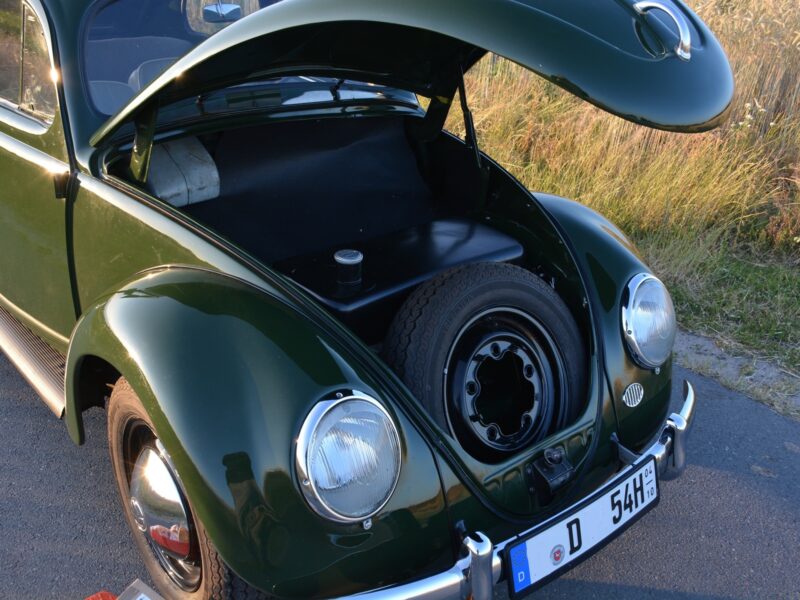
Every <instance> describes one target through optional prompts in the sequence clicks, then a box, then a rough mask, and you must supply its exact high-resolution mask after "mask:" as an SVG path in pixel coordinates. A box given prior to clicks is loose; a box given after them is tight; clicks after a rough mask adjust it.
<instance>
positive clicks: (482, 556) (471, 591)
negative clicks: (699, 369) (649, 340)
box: [347, 381, 695, 600]
mask: <svg viewBox="0 0 800 600" xmlns="http://www.w3.org/2000/svg"><path fill="white" fill-rule="evenodd" d="M683 395H684V400H683V407H682V408H681V411H680V412H679V413H672V414H671V415H670V416H669V418H668V419H667V421H666V423H665V424H664V429H663V430H662V432H661V435H659V437H658V439H657V441H656V442H655V443H654V444H652V445H651V446H650V447H649V448H648V449H647V450H645V451H644V452H643V453H642V454H641V455H640V456H639V457H638V458H637V459H636V460H635V461H634V462H633V463H632V465H630V466H629V467H627V468H626V469H623V471H621V472H620V473H619V474H618V475H617V477H622V476H624V475H625V474H627V472H628V470H629V469H631V468H633V467H634V466H635V465H638V464H639V463H640V462H642V461H644V460H647V459H649V457H651V456H653V457H655V459H656V465H657V468H658V474H659V478H661V479H673V478H675V477H677V476H678V475H680V474H681V473H682V472H683V470H684V469H685V468H686V442H687V439H688V437H689V432H690V431H691V428H692V421H693V420H694V406H695V399H694V388H693V387H692V384H690V383H689V382H688V381H686V382H684V384H683ZM570 508H571V507H570ZM570 508H567V509H565V510H564V511H562V512H561V513H559V514H557V515H555V516H553V517H551V518H550V519H548V520H547V521H545V523H538V524H537V525H536V527H540V526H541V525H543V524H546V523H547V522H551V521H552V522H555V521H558V519H559V518H561V516H562V514H564V513H565V512H567V511H569V510H570ZM533 529H534V528H532V529H530V530H529V531H524V532H522V533H520V534H519V536H516V537H514V538H512V539H508V540H504V541H502V542H499V543H497V544H492V541H491V540H490V539H489V538H488V537H487V536H485V535H484V534H482V533H480V532H477V533H475V534H473V535H471V536H468V537H467V538H466V539H465V540H464V543H463V545H462V549H463V550H462V552H463V554H464V557H463V558H462V559H460V560H459V561H458V562H456V564H454V565H453V566H452V567H451V568H449V569H448V570H447V571H444V572H442V573H438V574H436V575H432V576H430V577H426V578H425V579H420V580H418V581H413V582H411V583H406V584H402V585H397V586H393V587H389V588H383V589H380V590H374V591H370V592H364V593H361V594H355V595H353V596H347V598H349V599H350V600H467V599H471V600H490V599H491V598H492V595H493V588H494V585H495V584H496V583H498V582H499V581H500V579H501V577H502V575H503V561H502V558H501V557H502V554H503V550H504V549H505V547H506V546H507V545H508V544H509V543H511V542H513V541H515V540H516V539H517V538H518V537H520V536H523V535H526V534H527V533H529V532H530V531H533Z"/></svg>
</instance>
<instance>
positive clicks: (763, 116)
mask: <svg viewBox="0 0 800 600" xmlns="http://www.w3.org/2000/svg"><path fill="white" fill-rule="evenodd" d="M694 8H695V10H696V11H697V12H698V13H699V15H700V16H701V18H703V19H704V20H705V21H706V22H707V23H708V24H709V25H710V26H711V28H712V30H713V31H714V32H715V33H716V34H717V36H718V37H719V39H720V41H721V42H722V44H723V46H724V47H725V49H726V51H727V52H728V54H729V57H730V59H731V64H732V66H733V69H734V74H735V77H736V85H737V95H736V99H735V104H734V107H733V110H732V118H731V120H730V122H729V123H728V124H726V125H725V126H723V127H721V128H720V129H717V130H715V131H712V132H708V133H704V134H699V135H682V134H674V133H665V132H661V131H654V130H650V129H646V128H643V127H638V126H636V125H633V124H631V123H627V122H625V121H623V120H621V119H618V118H616V117H613V116H610V115H607V114H605V113H603V112H601V111H599V110H598V109H596V108H594V107H592V106H590V105H588V104H586V103H584V102H581V101H580V100H577V99H576V98H574V97H572V96H570V95H569V94H567V93H566V92H564V91H562V90H561V89H560V88H557V87H556V86H554V85H552V84H550V83H547V82H545V81H543V80H541V79H540V78H538V77H536V76H535V75H532V74H530V73H529V72H527V71H525V70H523V69H521V68H520V67H518V66H516V65H513V64H511V63H509V62H507V61H504V60H502V59H498V58H496V57H487V58H485V59H484V60H483V61H482V62H481V63H479V64H478V65H476V67H475V68H473V69H472V70H471V71H470V73H469V75H468V80H467V90H468V96H469V100H470V105H471V107H472V109H473V113H474V116H475V120H476V127H477V130H478V135H479V139H480V142H481V146H482V148H483V149H484V150H486V151H487V152H488V154H489V155H491V156H492V157H494V158H496V159H497V160H499V161H500V162H501V163H502V164H503V165H504V166H505V167H506V168H508V169H509V170H510V171H511V172H512V173H513V174H514V175H515V176H516V177H517V178H518V179H519V180H520V181H521V182H522V183H524V184H525V185H526V186H527V187H528V188H530V189H533V190H541V191H547V192H552V193H556V194H560V195H563V196H567V197H570V198H575V199H577V200H579V201H581V202H583V203H584V204H586V205H588V206H590V207H592V208H594V209H595V210H598V211H599V212H600V213H602V214H604V215H605V216H606V217H608V218H609V219H611V220H612V221H614V222H616V223H617V224H618V225H619V226H620V227H621V228H623V229H624V230H626V231H627V233H628V234H629V235H630V236H631V237H632V238H633V239H634V240H635V241H636V242H637V243H638V244H639V246H640V248H641V250H642V252H643V253H644V255H645V256H646V258H647V259H648V261H649V263H650V264H651V265H652V267H653V269H654V270H655V271H656V272H657V273H658V274H659V275H660V276H661V277H662V278H663V279H664V280H665V281H666V282H667V283H668V284H669V286H670V288H671V290H672V292H673V295H674V299H675V303H676V306H677V309H678V317H679V321H680V322H681V324H682V325H683V326H684V327H686V328H688V329H689V330H692V331H696V332H699V333H704V334H707V335H710V336H712V337H714V338H715V339H716V340H717V341H719V342H721V344H722V345H727V346H728V347H732V348H734V349H736V350H737V351H739V352H741V351H743V350H744V351H747V352H750V353H752V354H754V355H757V356H760V357H764V358H767V359H770V360H772V361H775V362H777V363H778V364H780V365H781V366H782V368H783V369H786V370H788V371H791V372H794V373H798V370H800V10H798V7H797V0H707V1H705V2H702V3H697V2H695V3H694ZM448 127H449V128H450V129H451V130H452V131H455V132H456V133H461V132H462V130H463V125H462V122H461V116H460V113H459V111H458V110H454V111H452V114H451V115H450V120H449V122H448Z"/></svg>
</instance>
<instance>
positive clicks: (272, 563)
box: [65, 268, 452, 598]
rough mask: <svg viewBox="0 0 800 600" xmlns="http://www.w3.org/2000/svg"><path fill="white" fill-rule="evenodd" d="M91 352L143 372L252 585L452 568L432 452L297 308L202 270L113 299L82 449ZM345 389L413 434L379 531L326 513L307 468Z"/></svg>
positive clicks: (363, 584)
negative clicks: (300, 465) (311, 428)
mask: <svg viewBox="0 0 800 600" xmlns="http://www.w3.org/2000/svg"><path fill="white" fill-rule="evenodd" d="M89 356H96V357H99V358H101V359H103V360H105V361H106V362H108V363H110V364H112V365H113V366H114V367H115V368H116V369H117V370H118V371H119V372H120V373H121V374H122V375H123V376H125V377H126V378H127V379H128V381H129V382H130V384H131V385H132V387H133V388H134V390H135V391H136V392H137V394H138V395H139V397H140V399H141V401H142V404H143V405H144V408H145V410H146V411H147V412H148V414H149V415H150V417H151V418H152V421H153V423H154V426H155V429H156V433H157V435H158V437H159V438H160V439H161V441H162V443H163V444H164V446H165V448H166V449H167V451H168V452H169V454H170V456H171V457H172V460H173V462H174V464H175V468H176V471H177V473H178V476H179V478H180V480H181V482H182V484H183V487H184V489H185V492H186V495H187V497H188V498H189V501H190V503H191V505H192V508H193V510H194V513H195V516H196V517H197V518H198V519H199V520H200V522H201V523H202V524H203V525H204V527H205V528H206V530H207V531H208V535H209V537H210V539H211V541H212V542H213V544H214V546H215V547H216V548H217V550H218V552H219V553H220V555H221V556H222V558H223V560H224V561H225V562H226V563H227V564H228V565H229V566H230V567H231V568H232V569H233V570H234V571H235V572H236V573H237V574H238V575H239V576H240V577H242V578H243V579H245V580H246V581H248V582H249V583H250V584H251V585H253V586H255V587H257V588H260V589H262V590H265V591H269V592H271V593H273V594H276V595H279V596H284V597H309V598H310V597H316V596H319V595H321V594H323V593H324V594H326V595H328V594H334V595H339V594H346V593H354V592H358V591H362V590H364V589H366V588H371V587H375V586H376V585H387V584H391V583H396V582H398V581H400V580H402V578H403V577H408V576H409V575H410V574H412V573H414V574H419V573H423V572H426V571H427V570H429V569H436V568H442V566H443V565H446V564H450V563H451V562H452V553H451V552H452V550H451V545H450V538H449V532H448V524H447V516H446V513H445V505H444V498H443V495H442V491H441V485H440V482H439V479H438V474H437V471H436V466H435V463H434V461H433V456H432V453H431V450H430V448H429V446H428V445H427V444H426V442H425V441H424V440H423V439H422V437H421V436H420V435H419V433H418V432H417V431H416V429H415V428H414V427H413V426H412V424H411V423H410V421H409V420H408V419H407V418H406V417H405V416H404V414H403V413H402V412H401V411H399V410H397V409H396V407H395V406H394V405H393V404H392V402H391V401H390V399H387V398H381V397H380V395H379V394H378V393H376V391H375V390H376V389H378V388H379V387H380V386H377V385H374V382H372V381H371V380H370V377H369V375H368V374H367V373H366V372H364V371H362V369H361V368H360V367H359V366H358V363H357V361H355V360H353V359H352V357H351V356H350V355H349V354H348V352H347V349H346V348H342V347H339V346H338V345H337V343H335V342H334V341H332V340H330V339H327V338H326V336H325V335H324V334H323V333H322V332H321V331H320V329H319V328H318V327H316V326H315V324H314V323H313V322H312V321H311V320H309V319H307V318H305V317H304V315H302V314H301V313H300V312H299V311H298V310H297V309H296V308H295V307H293V306H292V305H290V304H288V303H287V302H285V301H283V300H281V299H278V298H277V297H275V296H273V295H270V294H268V293H267V292H265V291H264V290H262V289H259V288H256V287H254V286H252V285H250V284H247V283H245V282H242V281H240V280H237V279H234V278H232V277H229V276H225V275H222V274H220V273H215V272H210V271H204V270H199V269H194V268H169V269H163V270H160V271H154V272H151V273H148V274H145V275H142V276H139V277H138V278H137V279H136V280H134V281H131V282H129V283H127V284H126V285H124V286H123V287H122V288H121V289H119V290H118V291H116V292H114V293H111V294H109V295H107V296H106V297H105V298H103V299H102V300H101V301H99V302H98V303H97V304H95V305H94V306H93V307H92V308H91V309H89V310H88V311H87V312H86V313H85V315H84V316H83V317H82V318H81V320H80V322H79V324H78V325H77V326H76V328H75V331H74V332H73V336H72V339H71V344H70V349H69V354H68V359H67V405H66V409H65V419H66V421H67V425H68V428H69V431H70V435H71V436H72V437H73V439H75V440H76V441H81V440H82V438H83V431H82V424H81V418H80V414H79V409H80V403H79V398H78V397H77V396H78V393H77V387H76V386H77V382H76V376H75V373H76V372H77V370H78V369H79V367H80V364H81V361H82V360H84V359H85V358H86V357H89ZM341 389H357V390H360V391H363V392H366V393H369V394H371V395H373V396H375V397H378V398H380V399H381V400H382V402H383V403H384V406H385V407H386V408H387V410H388V411H389V412H390V414H392V416H393V417H394V418H395V420H396V423H397V424H398V429H399V430H400V436H401V446H402V450H403V467H402V470H401V475H400V481H399V483H398V488H397V490H398V491H397V492H396V493H395V494H394V496H393V497H392V499H391V500H390V502H389V504H387V506H386V507H385V508H384V509H383V510H382V511H381V513H380V514H379V515H377V516H376V517H375V518H374V519H373V523H374V525H373V527H372V528H371V529H370V530H369V531H365V530H364V529H363V528H362V527H361V526H360V524H359V525H355V526H353V525H346V526H343V525H337V524H333V523H330V522H328V521H325V520H323V519H322V518H320V517H318V516H317V515H316V513H314V512H312V511H311V509H309V507H308V505H307V504H306V503H305V500H304V499H303V498H302V495H301V494H300V492H299V490H298V487H297V482H296V477H295V474H294V468H293V450H294V441H295V436H296V435H297V432H298V430H299V428H300V426H301V424H302V421H303V419H304V418H305V416H306V414H307V413H308V411H309V410H310V409H311V407H312V406H313V404H314V403H315V402H316V401H317V400H319V399H320V398H322V397H323V396H325V395H327V394H330V393H331V392H334V391H336V390H341Z"/></svg>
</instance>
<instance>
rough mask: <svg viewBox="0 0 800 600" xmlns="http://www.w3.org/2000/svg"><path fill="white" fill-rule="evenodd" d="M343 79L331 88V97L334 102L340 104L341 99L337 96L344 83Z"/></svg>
mask: <svg viewBox="0 0 800 600" xmlns="http://www.w3.org/2000/svg"><path fill="white" fill-rule="evenodd" d="M345 81H346V80H345V79H339V80H337V81H336V83H334V84H333V85H332V86H331V96H333V101H334V102H341V101H342V98H341V97H340V96H339V90H340V89H342V86H343V85H344V83H345Z"/></svg>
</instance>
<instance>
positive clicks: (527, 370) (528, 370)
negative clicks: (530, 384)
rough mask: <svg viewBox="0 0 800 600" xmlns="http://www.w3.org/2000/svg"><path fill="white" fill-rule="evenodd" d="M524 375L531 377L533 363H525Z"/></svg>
mask: <svg viewBox="0 0 800 600" xmlns="http://www.w3.org/2000/svg"><path fill="white" fill-rule="evenodd" d="M525 377H527V378H528V379H530V378H531V377H533V365H525Z"/></svg>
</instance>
